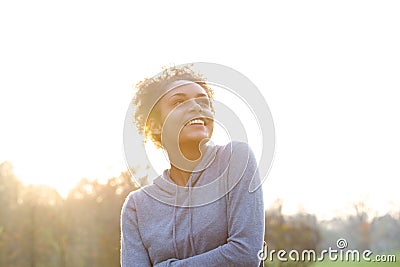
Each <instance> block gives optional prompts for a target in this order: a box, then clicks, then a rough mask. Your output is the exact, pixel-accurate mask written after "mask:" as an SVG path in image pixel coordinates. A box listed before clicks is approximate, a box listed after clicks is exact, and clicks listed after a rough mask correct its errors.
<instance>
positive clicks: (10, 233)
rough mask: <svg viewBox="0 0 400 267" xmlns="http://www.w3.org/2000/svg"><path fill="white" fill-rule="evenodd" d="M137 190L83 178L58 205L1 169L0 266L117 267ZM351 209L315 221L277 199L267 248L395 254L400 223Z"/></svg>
mask: <svg viewBox="0 0 400 267" xmlns="http://www.w3.org/2000/svg"><path fill="white" fill-rule="evenodd" d="M143 182H145V181H144V180H143ZM136 189H138V185H137V184H135V183H134V182H133V181H132V179H131V176H130V175H129V173H128V172H124V173H121V175H120V176H118V177H112V178H110V179H108V181H107V183H105V184H103V183H99V182H97V181H88V180H86V179H82V180H81V181H80V183H79V184H77V186H76V187H75V188H74V189H73V190H71V192H70V194H69V195H68V197H67V198H66V199H63V198H61V197H60V195H59V194H58V193H57V191H56V190H54V189H53V188H50V187H46V186H23V185H22V183H21V182H20V181H19V180H18V179H17V177H15V175H14V173H13V170H12V165H11V164H10V163H8V162H3V163H0V267H50V266H51V267H53V266H54V267H103V266H104V267H113V266H115V267H117V266H119V251H120V240H119V238H120V211H121V207H122V204H123V202H124V200H125V197H126V196H127V195H128V193H129V192H131V191H133V190H136ZM357 207H358V212H356V213H355V214H354V216H350V217H349V218H345V219H343V218H341V219H334V220H331V221H328V222H319V221H318V220H317V219H316V217H315V216H314V215H310V214H306V213H299V214H296V215H292V216H285V215H283V214H282V202H279V201H277V202H276V203H275V204H274V205H273V206H271V207H269V208H268V209H267V211H266V236H265V240H266V242H267V244H268V248H269V249H276V250H279V249H285V250H290V249H296V250H298V251H302V250H304V249H314V250H320V249H324V248H327V246H331V247H334V245H335V244H336V243H335V242H336V240H337V238H339V237H341V238H347V239H348V242H349V244H352V245H353V246H356V247H363V248H364V247H369V248H370V249H380V250H381V251H382V250H399V249H400V227H399V226H400V224H399V221H400V218H395V217H393V216H391V215H386V216H383V217H379V218H369V217H368V214H367V210H363V209H361V208H360V205H358V206H357ZM299 264H302V265H304V266H305V265H307V263H305V262H303V263H298V262H297V263H295V265H296V266H299ZM284 265H285V266H289V265H290V263H284Z"/></svg>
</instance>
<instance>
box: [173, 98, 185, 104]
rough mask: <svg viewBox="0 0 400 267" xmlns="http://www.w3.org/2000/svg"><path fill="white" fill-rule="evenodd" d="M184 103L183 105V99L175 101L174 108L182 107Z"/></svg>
mask: <svg viewBox="0 0 400 267" xmlns="http://www.w3.org/2000/svg"><path fill="white" fill-rule="evenodd" d="M182 103H183V100H181V99H178V100H175V101H174V106H177V105H180V104H182Z"/></svg>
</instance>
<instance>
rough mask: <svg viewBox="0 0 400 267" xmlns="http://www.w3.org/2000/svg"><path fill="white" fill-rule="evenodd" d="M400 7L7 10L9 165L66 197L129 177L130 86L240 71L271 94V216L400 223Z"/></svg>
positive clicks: (4, 59) (113, 5) (4, 132)
mask: <svg viewBox="0 0 400 267" xmlns="http://www.w3.org/2000/svg"><path fill="white" fill-rule="evenodd" d="M399 13H400V3H399V2H398V1H364V0H363V1H348V0H346V1H340V0H338V1H275V2H267V3H263V2H262V1H259V2H253V1H242V2H240V3H237V2H236V3H234V2H233V1H221V2H217V1H201V3H196V4H195V5H194V4H192V5H189V4H187V3H186V2H185V3H184V2H181V1H159V2H155V1H141V2H140V3H139V2H138V3H134V1H77V0H72V1H64V2H59V1H42V0H38V1H22V2H21V1H2V2H1V3H0V25H1V26H0V31H1V32H0V35H1V41H0V75H1V77H0V92H1V93H0V123H1V124H0V125H1V130H0V162H2V161H4V160H9V161H11V162H12V163H13V165H14V169H15V173H16V175H17V176H18V178H19V179H21V180H22V181H24V183H26V184H28V183H34V184H49V185H51V186H54V187H56V188H57V189H58V190H59V191H60V192H61V193H62V194H63V195H65V194H66V192H67V191H68V190H69V189H70V188H71V187H73V186H74V185H75V184H76V183H77V182H78V181H79V180H80V179H81V178H82V177H87V178H89V179H94V178H99V179H106V178H108V177H111V176H113V175H118V174H119V173H120V172H121V171H122V170H123V169H124V168H125V163H124V156H123V152H122V129H123V123H124V116H125V113H126V111H127V108H128V105H129V102H130V101H131V98H132V97H133V88H132V86H133V84H135V83H136V82H137V81H139V80H141V79H143V78H144V77H148V76H152V75H154V74H156V73H158V72H159V71H160V69H161V66H165V65H169V64H172V63H173V64H182V63H188V62H196V61H206V62H215V63H219V64H223V65H226V66H229V67H231V68H234V69H236V70H238V71H240V72H241V73H243V74H244V75H246V76H247V77H248V78H249V79H251V80H252V81H253V82H254V83H255V84H256V85H257V86H258V88H259V89H260V90H261V91H262V93H263V94H264V96H265V98H266V100H267V103H268V105H269V107H270V109H271V112H272V115H273V117H274V122H275V127H276V139H277V143H276V153H275V159H274V163H273V166H272V169H271V172H270V175H269V177H268V178H267V180H266V182H265V183H264V193H265V200H266V205H267V206H268V205H269V204H270V203H272V202H273V200H275V199H276V198H278V197H279V198H282V199H283V200H284V211H286V212H287V213H291V212H294V211H296V210H297V209H299V208H304V209H305V210H307V211H309V212H313V213H316V214H317V215H318V216H320V217H329V216H333V215H336V214H343V213H345V212H346V211H347V210H348V209H349V208H350V206H351V203H352V202H354V201H358V200H360V199H364V198H367V199H368V204H369V205H370V206H371V207H372V208H373V209H375V210H376V212H378V213H383V212H387V211H390V210H393V209H397V210H399V209H400V194H398V186H397V184H398V183H396V181H397V180H398V179H399V178H400V168H399V160H400V139H399V138H398V137H399V136H400V124H399V114H400V105H399V104H398V103H399V100H400V97H399V93H398V92H399V91H400V79H399V77H400V76H399V73H400V64H399V62H400V49H399V47H400V35H399V32H400V16H399V15H398V14H399Z"/></svg>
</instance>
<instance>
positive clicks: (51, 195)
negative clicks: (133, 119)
mask: <svg viewBox="0 0 400 267" xmlns="http://www.w3.org/2000/svg"><path fill="white" fill-rule="evenodd" d="M135 189H137V186H136V184H135V183H133V182H132V180H131V179H130V176H129V175H128V173H121V175H120V176H119V177H114V178H110V179H108V182H107V183H106V184H100V183H98V182H96V181H88V180H86V179H82V180H81V182H80V183H79V184H78V185H77V186H76V187H75V188H74V189H73V190H72V191H71V192H70V194H69V196H68V197H67V198H66V199H62V198H61V197H60V195H59V194H58V193H57V192H56V190H54V189H53V188H49V187H46V186H27V187H24V186H23V185H22V184H21V182H20V181H19V180H18V179H17V178H16V177H15V175H14V174H13V171H12V166H11V164H10V163H8V162H3V163H1V164H0V266H1V267H27V266H28V267H47V266H48V267H50V266H60V267H84V266H88V267H89V266H90V267H92V266H119V247H120V245H119V231H120V230H119V229H120V226H119V218H120V210H121V206H122V204H123V201H124V199H125V197H126V196H127V194H128V193H129V192H130V191H132V190H135Z"/></svg>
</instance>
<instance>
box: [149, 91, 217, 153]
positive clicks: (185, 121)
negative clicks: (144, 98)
mask: <svg viewBox="0 0 400 267" xmlns="http://www.w3.org/2000/svg"><path fill="white" fill-rule="evenodd" d="M157 105H158V111H159V115H160V119H161V122H162V129H161V136H162V138H161V142H162V144H163V146H164V147H166V148H167V149H168V147H171V145H172V146H174V147H175V146H176V145H179V147H180V148H182V146H192V145H197V146H198V145H199V144H200V142H201V141H203V140H204V139H209V138H211V135H212V132H213V128H214V114H213V111H212V110H211V106H210V99H209V98H208V95H207V92H206V91H205V90H204V88H203V87H201V86H200V85H199V84H197V83H188V84H184V85H181V86H179V87H176V88H174V89H172V90H170V91H168V92H167V93H166V94H165V95H164V96H163V97H162V98H161V99H160V101H159V102H158V104H157Z"/></svg>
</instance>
